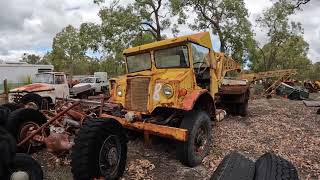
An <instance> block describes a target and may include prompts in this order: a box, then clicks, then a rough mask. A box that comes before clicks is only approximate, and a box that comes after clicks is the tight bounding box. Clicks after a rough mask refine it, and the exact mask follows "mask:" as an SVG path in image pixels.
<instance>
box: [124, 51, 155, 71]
mask: <svg viewBox="0 0 320 180" xmlns="http://www.w3.org/2000/svg"><path fill="white" fill-rule="evenodd" d="M127 67H128V73H132V72H138V71H143V70H147V69H151V58H150V53H143V54H137V55H133V56H127Z"/></svg>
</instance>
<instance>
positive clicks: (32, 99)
mask: <svg viewBox="0 0 320 180" xmlns="http://www.w3.org/2000/svg"><path fill="white" fill-rule="evenodd" d="M20 102H21V103H22V104H24V105H28V104H31V106H34V108H35V109H41V107H42V97H41V96H40V95H38V94H34V93H30V94H26V95H24V96H22V98H21V99H20Z"/></svg>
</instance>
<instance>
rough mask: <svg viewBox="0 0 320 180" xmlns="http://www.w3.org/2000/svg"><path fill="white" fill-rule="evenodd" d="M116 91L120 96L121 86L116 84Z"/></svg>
mask: <svg viewBox="0 0 320 180" xmlns="http://www.w3.org/2000/svg"><path fill="white" fill-rule="evenodd" d="M116 92H117V96H120V97H122V95H123V94H122V93H123V92H122V89H121V87H120V86H117V89H116Z"/></svg>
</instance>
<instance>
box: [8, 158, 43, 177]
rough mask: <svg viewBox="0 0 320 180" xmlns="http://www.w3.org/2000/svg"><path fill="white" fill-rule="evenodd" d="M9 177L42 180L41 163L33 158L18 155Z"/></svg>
mask: <svg viewBox="0 0 320 180" xmlns="http://www.w3.org/2000/svg"><path fill="white" fill-rule="evenodd" d="M9 176H10V179H28V180H42V179H43V171H42V168H41V166H40V165H39V163H38V162H37V161H36V160H34V159H33V158H32V157H31V156H29V155H27V154H23V153H17V154H16V156H15V158H14V161H13V167H12V169H11V172H10V175H9Z"/></svg>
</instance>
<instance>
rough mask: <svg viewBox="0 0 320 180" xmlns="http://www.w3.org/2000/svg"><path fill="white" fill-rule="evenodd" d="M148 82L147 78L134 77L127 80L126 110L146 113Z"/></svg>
mask: <svg viewBox="0 0 320 180" xmlns="http://www.w3.org/2000/svg"><path fill="white" fill-rule="evenodd" d="M149 82H150V78H149V77H136V78H130V79H128V80H127V94H126V102H125V108H126V109H129V110H133V111H140V112H146V111H147V107H148V89H149Z"/></svg>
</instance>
